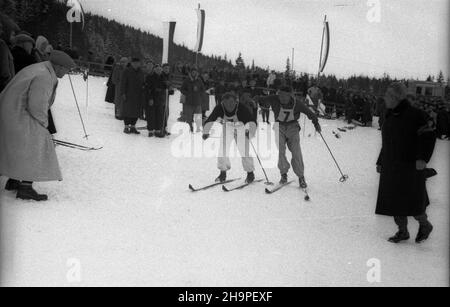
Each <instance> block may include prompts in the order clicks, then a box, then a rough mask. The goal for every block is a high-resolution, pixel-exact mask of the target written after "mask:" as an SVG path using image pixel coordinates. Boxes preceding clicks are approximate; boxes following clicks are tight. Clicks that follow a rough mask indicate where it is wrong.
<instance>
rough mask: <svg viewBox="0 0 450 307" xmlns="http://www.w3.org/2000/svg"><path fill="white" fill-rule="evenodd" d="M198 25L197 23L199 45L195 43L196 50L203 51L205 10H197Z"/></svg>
mask: <svg viewBox="0 0 450 307" xmlns="http://www.w3.org/2000/svg"><path fill="white" fill-rule="evenodd" d="M197 16H198V25H197V45H195V52H201V51H202V47H203V35H204V32H205V10H202V9H200V6H199V8H198V10H197Z"/></svg>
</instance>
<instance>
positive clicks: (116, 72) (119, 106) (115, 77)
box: [111, 57, 128, 120]
mask: <svg viewBox="0 0 450 307" xmlns="http://www.w3.org/2000/svg"><path fill="white" fill-rule="evenodd" d="M127 65H128V59H127V58H126V57H123V58H121V59H120V61H119V62H118V63H117V65H115V66H114V68H113V71H112V74H111V82H112V84H114V89H115V93H114V105H115V117H116V119H117V120H123V114H122V113H123V101H122V93H121V91H120V83H121V81H122V75H123V72H124V70H125V68H126V67H127Z"/></svg>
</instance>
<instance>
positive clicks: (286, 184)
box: [266, 181, 311, 201]
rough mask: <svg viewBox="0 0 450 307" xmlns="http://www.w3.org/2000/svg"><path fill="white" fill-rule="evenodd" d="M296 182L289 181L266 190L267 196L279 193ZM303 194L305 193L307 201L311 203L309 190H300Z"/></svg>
mask: <svg viewBox="0 0 450 307" xmlns="http://www.w3.org/2000/svg"><path fill="white" fill-rule="evenodd" d="M293 182H294V181H288V182H286V183H280V184H278V185H276V186H275V187H273V188H272V189H269V188H266V194H273V193H276V192H278V191H279V190H281V189H282V188H284V187H287V186H288V185H291V184H292V183H293ZM300 189H301V190H302V191H303V193H305V201H310V200H311V197H310V196H309V192H308V188H300Z"/></svg>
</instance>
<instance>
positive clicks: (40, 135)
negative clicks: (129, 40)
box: [0, 51, 75, 201]
mask: <svg viewBox="0 0 450 307" xmlns="http://www.w3.org/2000/svg"><path fill="white" fill-rule="evenodd" d="M74 67H75V63H74V62H73V60H72V59H71V58H70V57H69V56H68V55H67V54H65V53H64V52H62V51H53V52H52V54H51V55H50V60H49V61H46V62H42V63H37V64H34V65H30V66H28V67H26V68H24V69H22V70H21V71H20V72H19V73H18V74H17V75H16V76H15V77H14V78H13V79H12V80H11V82H10V83H9V84H8V85H7V87H6V88H5V90H4V91H3V92H2V93H1V94H0V174H2V175H4V176H7V177H9V178H11V179H10V180H9V181H8V182H7V184H6V189H7V190H8V191H17V194H16V197H17V198H19V199H23V200H36V201H45V200H47V199H48V197H47V195H41V194H38V193H37V192H36V191H35V190H34V189H33V186H32V184H33V182H43V181H61V180H62V175H61V171H60V168H59V163H58V159H57V157H56V152H55V146H54V144H53V140H52V137H51V135H50V133H49V131H48V129H47V128H48V125H49V118H48V111H49V109H50V107H51V106H52V104H53V103H54V100H55V95H56V88H57V86H58V78H62V77H64V76H65V75H66V74H67V73H68V72H69V71H70V70H71V69H72V68H74Z"/></svg>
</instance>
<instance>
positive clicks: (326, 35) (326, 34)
mask: <svg viewBox="0 0 450 307" xmlns="http://www.w3.org/2000/svg"><path fill="white" fill-rule="evenodd" d="M323 27H324V28H323V37H322V50H321V52H323V51H324V47H325V53H323V55H322V56H321V58H320V69H319V72H320V73H322V72H323V71H324V69H325V66H326V65H327V62H328V55H329V53H330V25H329V24H328V21H327V17H326V16H325V21H324V25H323Z"/></svg>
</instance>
